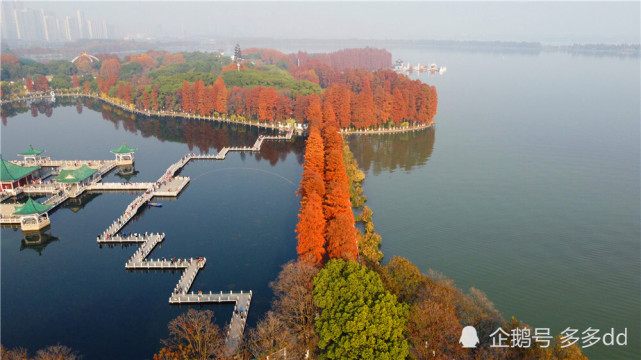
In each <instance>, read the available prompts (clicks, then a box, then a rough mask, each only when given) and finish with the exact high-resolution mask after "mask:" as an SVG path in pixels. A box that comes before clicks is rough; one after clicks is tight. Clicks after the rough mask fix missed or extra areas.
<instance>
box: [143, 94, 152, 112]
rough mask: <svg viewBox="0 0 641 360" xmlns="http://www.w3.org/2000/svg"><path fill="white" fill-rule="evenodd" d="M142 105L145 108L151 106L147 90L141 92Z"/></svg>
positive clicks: (147, 108)
mask: <svg viewBox="0 0 641 360" xmlns="http://www.w3.org/2000/svg"><path fill="white" fill-rule="evenodd" d="M142 106H143V107H144V108H145V110H149V109H150V108H151V99H149V92H148V91H145V92H144V93H143V94H142Z"/></svg>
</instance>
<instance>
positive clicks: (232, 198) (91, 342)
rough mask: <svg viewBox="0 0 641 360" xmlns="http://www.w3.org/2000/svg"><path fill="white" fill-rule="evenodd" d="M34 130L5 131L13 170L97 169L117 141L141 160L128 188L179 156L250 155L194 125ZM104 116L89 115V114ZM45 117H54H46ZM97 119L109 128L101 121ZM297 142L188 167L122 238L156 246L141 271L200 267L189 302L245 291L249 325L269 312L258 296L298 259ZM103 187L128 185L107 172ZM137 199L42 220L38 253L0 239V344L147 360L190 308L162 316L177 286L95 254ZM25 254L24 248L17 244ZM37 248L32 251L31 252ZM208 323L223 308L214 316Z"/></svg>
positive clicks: (70, 113) (147, 122)
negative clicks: (138, 236) (43, 161)
mask: <svg viewBox="0 0 641 360" xmlns="http://www.w3.org/2000/svg"><path fill="white" fill-rule="evenodd" d="M40 107H41V108H42V109H41V110H43V113H42V114H40V113H39V111H37V110H36V113H37V114H38V116H37V117H32V115H31V112H30V111H28V112H26V113H22V114H18V115H15V116H12V117H9V118H8V119H7V121H6V123H5V124H4V125H3V126H2V154H3V156H5V157H6V158H9V159H15V158H16V155H15V154H16V153H17V152H20V151H23V149H25V148H26V147H27V146H28V145H29V144H33V145H34V146H35V147H37V148H45V149H46V151H47V152H46V154H47V155H48V156H51V157H52V158H56V159H72V158H80V159H107V158H111V157H112V154H110V153H109V150H110V149H114V148H116V147H117V146H119V145H120V143H121V142H122V141H125V142H126V143H127V144H128V145H131V146H134V147H137V148H138V151H137V152H136V171H138V173H137V174H136V175H135V176H133V177H129V179H130V180H131V181H150V180H155V179H157V178H158V177H159V176H160V175H161V174H162V173H163V172H164V171H165V170H166V168H167V166H169V164H171V163H173V162H175V161H176V160H178V159H179V158H180V157H181V156H183V155H184V154H186V153H188V152H197V153H199V152H201V151H202V152H213V153H216V152H217V150H218V149H219V148H221V147H223V146H226V145H233V144H237V145H241V144H242V145H244V144H253V142H254V141H255V139H256V137H257V136H258V134H259V133H258V131H257V130H255V129H248V128H244V127H240V128H236V129H235V130H230V129H228V128H226V127H221V126H220V125H216V124H212V123H205V122H193V121H173V120H169V121H168V120H163V121H160V122H159V121H151V119H148V118H133V119H132V118H131V117H128V116H127V117H124V116H121V115H119V114H117V113H113V112H110V111H103V112H102V114H101V112H96V111H93V110H89V109H88V108H87V107H83V110H82V114H78V111H77V109H76V106H67V107H57V108H55V109H53V110H52V112H51V109H49V110H47V106H45V105H40ZM94 108H95V109H100V108H101V107H100V106H99V105H94ZM48 111H49V113H50V114H51V116H50V117H47V116H46V114H47V112H48ZM103 117H106V118H107V119H111V120H105V119H104V118H103ZM303 147H304V142H303V141H300V140H295V141H292V142H289V143H285V142H281V143H278V144H276V143H271V144H270V143H269V142H265V144H264V146H263V149H262V151H261V152H260V154H257V155H249V154H246V155H242V154H239V153H231V154H230V155H228V156H227V159H226V160H224V161H219V162H214V161H202V162H193V163H190V164H189V165H187V166H186V167H185V169H184V170H183V171H182V174H183V175H186V176H189V177H191V182H190V184H189V185H188V187H187V188H186V189H185V190H184V191H183V192H182V194H181V195H180V196H179V197H178V198H177V199H161V201H162V202H163V204H164V206H163V207H162V208H149V209H146V210H144V211H143V212H142V213H141V214H140V215H139V216H137V217H136V218H135V219H134V221H132V222H131V223H130V224H129V225H128V226H127V227H126V228H125V231H134V232H145V231H150V232H151V231H153V232H165V233H166V239H165V241H164V242H163V243H162V245H161V246H159V247H157V248H156V249H155V250H154V251H153V252H152V253H151V255H150V256H151V257H153V258H160V257H163V256H164V257H196V256H204V257H206V258H207V266H206V267H205V269H204V271H201V272H200V274H199V275H198V277H197V278H196V281H195V283H194V285H193V288H192V289H193V290H195V291H197V290H204V291H208V290H213V291H220V290H250V289H251V290H253V292H254V297H253V299H252V307H251V311H250V317H249V324H250V325H252V326H253V325H254V324H255V322H256V320H257V318H258V317H259V316H260V315H262V313H263V312H264V311H266V309H268V307H269V303H270V301H271V296H272V292H271V289H269V287H268V283H269V282H270V281H272V280H273V279H274V278H275V276H276V274H277V273H278V271H279V269H280V266H281V265H282V264H283V263H285V262H287V261H288V260H290V259H292V258H294V257H295V255H296V252H295V251H296V250H295V249H296V238H295V233H294V227H295V225H296V220H297V216H296V215H297V212H298V199H297V197H296V195H295V191H296V189H297V186H298V182H299V181H300V174H301V172H302V169H301V162H302V152H303ZM108 181H125V179H124V178H123V177H121V176H118V175H117V174H116V173H115V172H114V173H113V174H112V175H110V177H109V179H108ZM135 196H136V194H128V193H103V194H87V195H84V196H82V197H81V198H79V199H77V200H75V201H70V202H68V203H66V204H65V205H64V206H63V208H61V209H59V210H57V211H55V212H54V213H53V214H51V222H52V226H51V230H50V231H49V232H48V233H47V234H46V236H45V238H44V239H42V240H43V244H40V245H32V246H27V244H26V243H25V241H24V238H23V235H22V232H21V231H19V230H12V229H2V241H1V244H0V246H1V250H2V334H1V335H2V344H3V345H5V346H7V347H10V348H13V347H17V346H22V347H25V348H28V349H30V350H32V351H35V350H36V349H39V348H43V347H45V346H48V345H52V344H56V343H58V342H60V343H61V344H65V345H67V346H70V347H72V348H73V349H74V350H77V351H79V352H80V353H81V354H83V355H84V356H85V358H87V359H149V358H151V357H152V355H153V353H154V352H156V351H157V350H158V349H159V347H160V339H162V338H166V337H167V335H168V332H167V323H168V322H169V321H170V320H171V319H172V318H174V317H176V316H177V315H179V314H180V313H182V312H184V311H186V309H187V307H176V306H170V305H169V304H168V298H169V295H170V293H171V291H172V289H173V288H174V286H175V284H176V283H177V282H178V279H179V278H180V276H181V273H180V272H169V271H167V272H160V271H150V272H144V271H126V270H125V268H124V264H125V262H126V261H127V259H128V258H129V257H130V256H131V255H132V254H133V252H134V251H135V250H136V248H137V247H136V246H130V247H120V246H117V247H114V248H108V247H102V248H101V247H100V246H98V244H97V243H96V240H95V239H96V236H97V234H99V233H100V232H101V231H102V230H103V229H104V228H105V227H106V226H107V225H108V224H110V223H111V221H113V219H115V218H116V217H117V216H118V215H119V214H120V213H121V212H122V211H123V210H124V209H125V207H126V206H127V204H128V203H129V202H130V201H131V200H132V199H133V198H134V197H135ZM27 240H30V239H27ZM31 240H33V239H31ZM203 308H209V309H212V310H213V311H214V313H215V315H216V319H217V322H218V323H219V324H220V325H225V324H226V323H227V322H229V319H230V318H231V311H232V306H231V305H211V306H206V307H203Z"/></svg>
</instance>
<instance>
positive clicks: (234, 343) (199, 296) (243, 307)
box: [91, 129, 294, 353]
mask: <svg viewBox="0 0 641 360" xmlns="http://www.w3.org/2000/svg"><path fill="white" fill-rule="evenodd" d="M293 132H294V130H293V129H290V130H289V131H288V132H287V133H286V135H283V136H262V135H261V136H259V137H258V139H257V140H256V142H255V143H254V145H253V146H251V147H247V146H245V147H225V148H223V149H221V151H220V152H219V153H218V154H215V155H196V154H189V155H185V156H183V157H182V158H181V159H180V160H178V161H177V162H175V163H173V164H171V165H170V166H169V167H168V168H167V171H165V173H164V174H163V175H162V176H161V177H160V178H159V179H158V181H156V182H155V183H137V184H132V185H127V184H124V185H116V184H93V185H92V186H93V187H92V188H91V189H92V190H96V189H100V190H141V189H144V193H142V194H141V195H139V196H138V197H136V198H135V199H134V200H133V201H132V202H131V203H130V204H129V205H128V206H127V208H126V209H125V211H124V212H123V214H122V215H120V216H119V217H118V218H117V219H116V220H114V221H113V222H112V223H111V224H110V225H109V226H108V227H107V229H105V231H103V232H102V234H100V235H99V236H98V237H97V241H98V243H99V244H132V243H140V244H142V245H141V246H140V247H139V248H138V250H136V252H135V253H134V254H133V255H132V256H131V257H130V258H129V260H128V261H127V263H125V268H126V269H128V270H147V269H157V270H183V274H182V276H181V277H180V280H179V281H178V283H177V284H176V286H175V287H174V289H173V291H172V293H171V295H170V296H169V303H170V304H204V303H224V302H231V303H234V312H233V313H232V318H231V322H230V324H229V330H228V332H227V348H228V350H229V351H230V353H233V352H235V350H236V349H237V348H238V346H239V345H240V343H241V341H242V338H243V333H244V331H245V324H246V320H247V316H246V315H247V314H248V313H249V306H250V305H251V298H252V291H251V290H250V291H249V292H245V291H240V292H233V291H230V292H223V291H219V292H213V291H209V293H203V292H200V291H199V292H198V293H194V292H193V291H191V292H190V291H189V290H190V289H191V286H192V284H193V282H194V280H195V279H196V276H197V275H198V272H199V271H200V270H201V269H202V268H204V267H205V264H206V263H207V259H206V258H195V259H194V258H189V259H176V258H173V259H164V258H162V259H148V256H149V254H150V253H151V252H152V251H153V249H154V248H155V246H156V245H157V244H159V243H161V242H162V241H163V240H164V239H165V234H157V233H156V234H148V233H145V234H126V235H123V234H121V233H120V232H121V230H122V229H123V228H124V226H125V225H126V224H127V223H128V222H129V221H130V220H131V219H132V218H133V217H134V215H135V214H137V213H138V211H139V210H140V208H142V207H144V206H145V205H146V204H147V203H148V202H149V201H150V200H151V199H152V198H154V197H156V196H177V195H178V194H179V193H180V192H181V191H182V189H183V188H184V187H185V186H186V185H187V184H188V183H189V178H188V177H182V176H176V173H178V172H179V171H181V170H182V169H183V168H184V167H185V166H186V165H187V164H188V163H189V162H190V161H195V160H224V159H225V157H226V156H227V154H228V153H229V152H230V151H260V148H261V146H262V144H263V142H264V141H266V140H289V139H291V138H292V135H293ZM145 186H147V187H146V188H145Z"/></svg>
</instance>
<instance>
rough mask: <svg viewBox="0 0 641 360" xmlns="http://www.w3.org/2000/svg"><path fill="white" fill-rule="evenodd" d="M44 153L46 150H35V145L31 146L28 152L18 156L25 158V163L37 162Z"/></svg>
mask: <svg viewBox="0 0 641 360" xmlns="http://www.w3.org/2000/svg"><path fill="white" fill-rule="evenodd" d="M43 152H45V151H44V149H42V150H38V149H34V148H33V145H29V149H27V151H25V152H21V153H18V155H20V156H23V157H24V161H25V162H28V161H31V162H37V161H38V160H39V159H40V154H42V153H43Z"/></svg>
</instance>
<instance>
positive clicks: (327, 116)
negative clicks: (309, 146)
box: [323, 101, 339, 129]
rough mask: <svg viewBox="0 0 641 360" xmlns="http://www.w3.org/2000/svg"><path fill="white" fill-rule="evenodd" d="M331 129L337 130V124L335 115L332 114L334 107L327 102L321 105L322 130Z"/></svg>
mask: <svg viewBox="0 0 641 360" xmlns="http://www.w3.org/2000/svg"><path fill="white" fill-rule="evenodd" d="M326 127H332V128H336V129H338V127H339V124H338V121H336V115H335V114H334V107H333V106H332V103H331V102H329V101H325V102H324V103H323V128H326Z"/></svg>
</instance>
